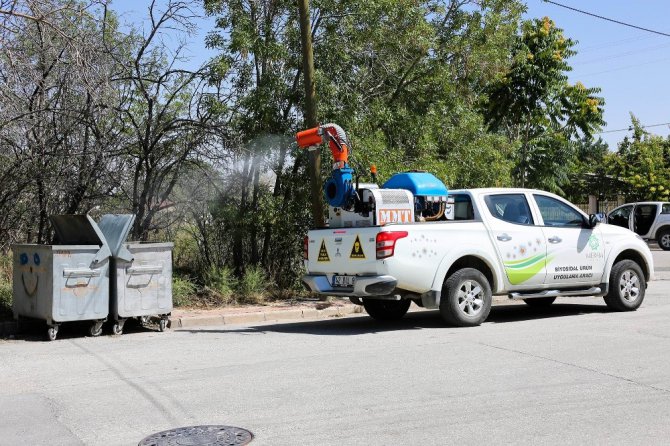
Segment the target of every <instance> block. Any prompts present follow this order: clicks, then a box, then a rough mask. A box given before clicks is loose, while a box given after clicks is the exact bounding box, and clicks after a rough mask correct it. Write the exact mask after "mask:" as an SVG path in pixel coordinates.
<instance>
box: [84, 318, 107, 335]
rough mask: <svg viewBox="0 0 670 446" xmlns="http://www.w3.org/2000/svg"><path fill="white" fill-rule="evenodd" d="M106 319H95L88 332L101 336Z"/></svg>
mask: <svg viewBox="0 0 670 446" xmlns="http://www.w3.org/2000/svg"><path fill="white" fill-rule="evenodd" d="M103 322H105V321H95V322H94V323H93V324H91V328H89V329H88V334H90V335H91V336H94V337H95V336H100V335H101V334H102V324H103Z"/></svg>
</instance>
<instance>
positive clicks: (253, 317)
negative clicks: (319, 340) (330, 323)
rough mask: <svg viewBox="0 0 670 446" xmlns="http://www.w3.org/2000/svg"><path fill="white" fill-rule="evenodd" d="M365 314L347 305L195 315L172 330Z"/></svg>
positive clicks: (184, 318)
mask: <svg viewBox="0 0 670 446" xmlns="http://www.w3.org/2000/svg"><path fill="white" fill-rule="evenodd" d="M362 312H363V307H361V306H359V305H353V304H347V305H342V306H337V307H335V306H333V307H327V308H323V309H317V308H301V309H288V310H270V311H256V312H252V313H231V314H221V315H207V316H200V315H193V316H181V317H176V318H174V319H172V328H173V329H176V330H178V329H180V328H191V327H206V326H213V325H244V324H255V323H260V322H273V321H303V320H319V319H327V318H331V317H342V316H347V315H351V314H358V313H362Z"/></svg>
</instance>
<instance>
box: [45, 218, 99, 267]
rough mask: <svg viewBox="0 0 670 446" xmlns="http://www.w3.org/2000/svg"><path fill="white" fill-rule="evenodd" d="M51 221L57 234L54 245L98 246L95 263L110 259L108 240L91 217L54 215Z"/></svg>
mask: <svg viewBox="0 0 670 446" xmlns="http://www.w3.org/2000/svg"><path fill="white" fill-rule="evenodd" d="M49 219H50V220H51V224H52V225H53V227H54V231H55V232H56V235H55V236H54V239H53V244H54V245H98V246H99V247H100V249H99V250H98V253H97V254H96V255H95V259H94V260H93V263H98V262H100V261H102V260H104V259H106V258H107V257H109V255H110V251H109V247H108V246H107V240H105V236H104V235H103V233H102V232H101V231H100V228H98V225H97V224H96V223H95V221H94V220H93V219H92V218H91V217H90V216H89V215H52V216H50V217H49Z"/></svg>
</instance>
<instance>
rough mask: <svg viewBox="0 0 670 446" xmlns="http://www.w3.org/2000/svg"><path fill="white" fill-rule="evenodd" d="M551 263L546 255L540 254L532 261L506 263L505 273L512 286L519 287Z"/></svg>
mask: <svg viewBox="0 0 670 446" xmlns="http://www.w3.org/2000/svg"><path fill="white" fill-rule="evenodd" d="M550 261H551V257H549V256H547V255H546V254H538V255H536V256H533V257H531V258H530V259H521V260H515V261H512V262H504V264H505V272H506V273H507V277H508V278H509V281H510V283H511V284H512V285H518V284H520V283H523V282H525V281H526V280H529V279H531V278H532V277H534V276H536V275H537V274H538V273H539V272H540V271H542V270H543V269H544V268H545V265H546V264H547V263H549V262H550Z"/></svg>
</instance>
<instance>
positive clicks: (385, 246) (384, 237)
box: [377, 231, 407, 259]
mask: <svg viewBox="0 0 670 446" xmlns="http://www.w3.org/2000/svg"><path fill="white" fill-rule="evenodd" d="M405 237H407V231H385V232H380V233H378V234H377V259H385V258H387V257H391V256H393V253H394V252H395V242H396V241H398V240H400V239H401V238H405Z"/></svg>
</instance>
